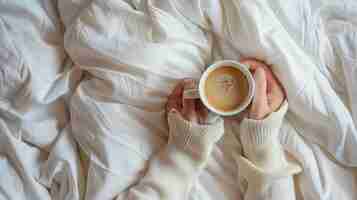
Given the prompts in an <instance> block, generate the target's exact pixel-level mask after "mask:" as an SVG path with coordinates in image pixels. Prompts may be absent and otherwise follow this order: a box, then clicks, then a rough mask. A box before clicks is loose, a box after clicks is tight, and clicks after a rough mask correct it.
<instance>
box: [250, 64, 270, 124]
mask: <svg viewBox="0 0 357 200" xmlns="http://www.w3.org/2000/svg"><path fill="white" fill-rule="evenodd" d="M253 77H254V81H255V85H256V87H255V93H254V97H253V101H252V105H251V108H250V111H249V115H250V117H251V118H254V119H262V118H264V117H265V116H266V115H267V114H268V112H269V110H270V108H269V106H268V100H267V80H266V76H265V72H264V70H263V69H262V68H258V69H257V70H256V71H255V73H254V74H253Z"/></svg>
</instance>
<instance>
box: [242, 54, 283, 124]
mask: <svg viewBox="0 0 357 200" xmlns="http://www.w3.org/2000/svg"><path fill="white" fill-rule="evenodd" d="M241 63H242V64H246V65H249V66H250V69H249V70H251V72H252V73H253V77H254V80H255V86H256V88H255V94H254V97H253V101H252V104H251V107H250V109H249V111H248V117H249V118H251V119H256V120H261V119H264V118H265V117H266V116H268V115H269V114H270V113H272V112H274V111H276V110H278V109H279V108H280V106H281V104H282V103H283V101H284V99H285V91H284V89H283V87H282V86H281V84H280V82H279V80H278V79H277V78H276V77H275V75H274V74H273V72H272V71H271V69H270V68H269V67H268V66H267V65H266V64H265V63H263V62H260V61H258V60H255V59H244V60H242V61H241Z"/></svg>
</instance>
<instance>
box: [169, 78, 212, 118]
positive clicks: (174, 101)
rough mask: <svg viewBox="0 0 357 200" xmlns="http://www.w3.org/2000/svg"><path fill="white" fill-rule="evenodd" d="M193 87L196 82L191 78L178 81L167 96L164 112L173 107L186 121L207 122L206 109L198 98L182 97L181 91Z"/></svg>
mask: <svg viewBox="0 0 357 200" xmlns="http://www.w3.org/2000/svg"><path fill="white" fill-rule="evenodd" d="M195 87H196V82H195V80H192V79H185V80H183V81H181V82H180V83H178V84H177V86H176V87H175V89H174V90H173V92H172V93H171V95H170V96H169V98H168V102H167V105H166V112H170V111H171V110H173V109H174V110H176V111H177V112H179V113H180V114H181V115H182V116H183V117H184V118H185V119H186V120H187V121H190V122H194V123H197V124H207V121H208V110H207V108H206V107H205V106H204V105H203V103H202V102H201V101H200V100H199V99H183V91H184V90H185V89H193V88H195Z"/></svg>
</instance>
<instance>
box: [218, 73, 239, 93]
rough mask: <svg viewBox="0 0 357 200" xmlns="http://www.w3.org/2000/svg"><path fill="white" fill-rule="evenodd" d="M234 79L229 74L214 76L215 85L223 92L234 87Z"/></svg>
mask: <svg viewBox="0 0 357 200" xmlns="http://www.w3.org/2000/svg"><path fill="white" fill-rule="evenodd" d="M235 81H236V80H235V79H234V78H233V77H232V76H231V75H229V74H222V75H220V76H217V78H216V82H217V85H219V86H220V87H221V88H222V89H223V91H224V92H225V93H228V92H229V91H231V90H232V89H234V85H235V84H236V83H235Z"/></svg>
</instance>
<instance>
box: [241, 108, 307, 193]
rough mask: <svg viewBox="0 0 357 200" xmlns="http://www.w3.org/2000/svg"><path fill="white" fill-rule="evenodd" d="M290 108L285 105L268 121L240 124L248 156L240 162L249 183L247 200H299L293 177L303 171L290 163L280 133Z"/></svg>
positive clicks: (244, 149) (244, 176)
mask: <svg viewBox="0 0 357 200" xmlns="http://www.w3.org/2000/svg"><path fill="white" fill-rule="evenodd" d="M287 109H288V104H287V102H284V103H283V105H282V106H281V107H280V109H279V110H278V111H276V112H273V113H271V114H270V115H269V116H268V117H267V118H265V119H263V120H253V119H244V120H243V121H242V123H241V125H240V131H239V135H240V139H241V142H242V146H243V151H244V156H239V157H237V163H238V168H239V174H241V175H242V178H243V179H245V180H246V181H247V183H248V189H247V192H246V199H249V200H252V199H276V198H278V197H281V198H278V199H289V200H291V199H295V192H294V185H293V180H292V175H293V174H297V173H299V172H300V171H301V168H300V166H299V165H298V164H297V163H295V162H292V161H287V159H286V157H285V153H284V150H283V148H282V147H281V145H280V143H279V131H280V127H281V124H282V121H283V118H284V116H285V113H286V112H287ZM279 188H280V190H281V189H282V188H284V190H283V191H280V190H279ZM279 191H280V192H279Z"/></svg>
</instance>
